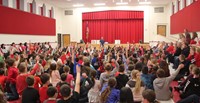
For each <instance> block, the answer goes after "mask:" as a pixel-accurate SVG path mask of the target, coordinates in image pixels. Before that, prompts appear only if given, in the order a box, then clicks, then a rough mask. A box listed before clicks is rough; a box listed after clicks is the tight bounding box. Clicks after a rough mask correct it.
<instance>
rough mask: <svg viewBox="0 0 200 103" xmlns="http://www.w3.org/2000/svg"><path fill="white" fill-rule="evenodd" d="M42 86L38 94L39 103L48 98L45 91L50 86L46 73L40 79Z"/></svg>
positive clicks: (48, 76)
mask: <svg viewBox="0 0 200 103" xmlns="http://www.w3.org/2000/svg"><path fill="white" fill-rule="evenodd" d="M40 79H41V82H42V84H43V86H42V87H41V88H40V89H39V94H40V102H41V103H43V102H44V101H45V100H46V99H48V98H49V96H48V95H47V89H48V86H49V84H50V75H49V74H48V73H44V74H42V75H41V77H40Z"/></svg>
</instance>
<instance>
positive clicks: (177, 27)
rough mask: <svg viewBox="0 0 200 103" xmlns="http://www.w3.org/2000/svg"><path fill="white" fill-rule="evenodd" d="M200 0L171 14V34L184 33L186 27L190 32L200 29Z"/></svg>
mask: <svg viewBox="0 0 200 103" xmlns="http://www.w3.org/2000/svg"><path fill="white" fill-rule="evenodd" d="M199 10H200V1H196V2H194V3H192V4H191V5H189V6H188V7H186V8H184V9H182V10H181V11H179V12H177V13H176V14H174V15H172V16H171V23H170V24H171V26H170V27H171V34H178V33H183V32H184V31H183V30H184V29H188V30H189V31H190V32H197V31H200V23H199V22H200V19H199V18H200V13H199Z"/></svg>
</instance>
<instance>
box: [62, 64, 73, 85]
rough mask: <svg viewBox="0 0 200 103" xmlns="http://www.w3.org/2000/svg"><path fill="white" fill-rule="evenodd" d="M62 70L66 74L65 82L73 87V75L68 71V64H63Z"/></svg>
mask: <svg viewBox="0 0 200 103" xmlns="http://www.w3.org/2000/svg"><path fill="white" fill-rule="evenodd" d="M63 70H64V72H65V74H66V76H67V78H66V80H65V81H66V82H67V83H69V85H70V87H71V88H73V80H74V77H73V75H72V74H70V73H69V72H70V67H69V66H64V67H63Z"/></svg>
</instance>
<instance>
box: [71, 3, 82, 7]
mask: <svg viewBox="0 0 200 103" xmlns="http://www.w3.org/2000/svg"><path fill="white" fill-rule="evenodd" d="M82 6H84V5H83V4H75V5H73V7H82Z"/></svg>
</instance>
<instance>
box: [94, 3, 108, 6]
mask: <svg viewBox="0 0 200 103" xmlns="http://www.w3.org/2000/svg"><path fill="white" fill-rule="evenodd" d="M104 5H106V4H105V3H95V4H94V6H104Z"/></svg>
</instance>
